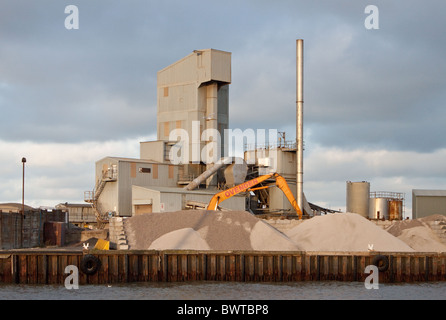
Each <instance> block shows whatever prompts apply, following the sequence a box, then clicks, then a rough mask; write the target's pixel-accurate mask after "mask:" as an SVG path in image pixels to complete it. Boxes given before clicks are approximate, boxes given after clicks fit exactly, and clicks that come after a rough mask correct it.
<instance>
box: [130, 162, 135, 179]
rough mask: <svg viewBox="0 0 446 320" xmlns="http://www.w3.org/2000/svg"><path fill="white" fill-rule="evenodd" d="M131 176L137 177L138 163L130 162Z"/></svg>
mask: <svg viewBox="0 0 446 320" xmlns="http://www.w3.org/2000/svg"><path fill="white" fill-rule="evenodd" d="M130 178H136V163H135V162H131V163H130Z"/></svg>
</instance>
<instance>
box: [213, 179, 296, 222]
mask: <svg viewBox="0 0 446 320" xmlns="http://www.w3.org/2000/svg"><path fill="white" fill-rule="evenodd" d="M270 178H275V179H276V185H277V187H278V188H279V189H280V190H282V192H283V193H284V194H285V196H286V197H287V199H288V201H289V202H290V203H291V205H292V206H293V208H294V210H296V213H297V215H298V216H299V219H302V210H301V209H300V208H299V206H298V204H297V201H296V199H295V198H294V195H293V192H292V191H291V189H290V187H289V186H288V183H287V182H286V180H285V178H284V177H282V176H281V175H279V174H277V173H270V174H266V175H263V176H260V177H257V178H254V179H252V180H249V181H246V182H244V183H242V184H239V185H237V186H235V187H232V188H229V189H227V190H223V191H221V192H219V193H216V194H215V195H214V196H213V197H212V199H211V201H209V204H208V206H207V208H206V210H217V207H218V204H219V203H220V202H223V201H225V200H226V199H228V198H230V197H232V196H235V195H237V194H239V193H241V192H244V191H247V190H249V189H251V188H252V187H253V186H255V185H258V184H259V183H262V182H263V181H265V180H268V179H270Z"/></svg>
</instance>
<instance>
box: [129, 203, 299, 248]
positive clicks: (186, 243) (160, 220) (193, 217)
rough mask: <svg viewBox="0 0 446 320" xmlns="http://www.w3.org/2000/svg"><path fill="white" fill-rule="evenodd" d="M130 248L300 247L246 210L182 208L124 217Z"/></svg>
mask: <svg viewBox="0 0 446 320" xmlns="http://www.w3.org/2000/svg"><path fill="white" fill-rule="evenodd" d="M124 228H125V232H126V235H127V241H128V244H129V247H130V249H135V250H145V249H156V250H167V249H190V250H262V251H299V250H301V249H300V248H299V247H298V246H297V245H296V244H295V243H293V242H292V241H291V240H290V239H288V238H287V237H286V236H285V235H284V234H283V233H281V232H280V231H278V230H277V229H275V228H273V227H271V226H270V225H268V224H267V223H266V222H264V221H262V220H261V219H258V218H256V217H255V216H253V215H252V214H250V213H249V212H246V211H205V210H182V211H176V212H162V213H149V214H143V215H138V216H134V217H131V218H128V219H126V220H125V221H124Z"/></svg>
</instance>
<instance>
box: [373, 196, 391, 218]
mask: <svg viewBox="0 0 446 320" xmlns="http://www.w3.org/2000/svg"><path fill="white" fill-rule="evenodd" d="M369 212H370V214H369V218H370V219H385V220H388V219H389V200H388V199H387V198H371V199H370V210H369Z"/></svg>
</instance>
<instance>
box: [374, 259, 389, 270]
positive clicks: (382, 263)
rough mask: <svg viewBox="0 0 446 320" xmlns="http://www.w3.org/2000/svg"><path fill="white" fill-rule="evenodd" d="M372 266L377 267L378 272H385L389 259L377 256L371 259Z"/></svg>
mask: <svg viewBox="0 0 446 320" xmlns="http://www.w3.org/2000/svg"><path fill="white" fill-rule="evenodd" d="M372 264H373V265H374V266H376V267H378V270H379V271H382V272H384V271H387V270H388V269H389V257H387V256H385V255H377V256H375V257H373V260H372Z"/></svg>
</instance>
